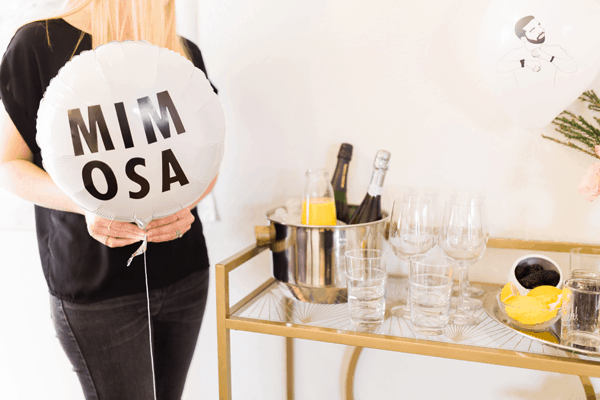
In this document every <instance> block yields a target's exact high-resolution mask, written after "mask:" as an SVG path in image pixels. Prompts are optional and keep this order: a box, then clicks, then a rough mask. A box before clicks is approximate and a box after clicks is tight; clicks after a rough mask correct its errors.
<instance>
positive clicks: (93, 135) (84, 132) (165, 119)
mask: <svg viewBox="0 0 600 400" xmlns="http://www.w3.org/2000/svg"><path fill="white" fill-rule="evenodd" d="M156 97H157V99H158V111H159V112H160V115H159V114H158V113H157V111H156V108H154V105H153V104H152V102H151V101H150V98H149V97H148V96H146V97H142V98H139V99H137V103H138V106H139V110H140V117H141V119H142V125H143V127H144V132H145V134H146V140H147V142H148V144H152V143H155V142H156V141H157V138H156V133H155V131H154V126H153V123H152V121H154V123H155V124H156V126H157V127H158V130H159V132H160V133H161V135H162V137H163V138H164V139H168V138H170V137H171V131H170V125H169V115H170V116H171V119H172V121H173V125H174V126H175V130H176V131H177V134H178V135H181V134H182V133H185V128H184V126H183V123H182V122H181V118H180V116H179V113H178V112H177V108H176V107H175V104H174V103H173V100H172V99H171V96H170V95H169V92H168V91H164V92H160V93H157V95H156ZM115 111H116V114H117V120H118V122H119V128H120V130H121V136H122V138H123V143H124V144H125V148H126V149H128V148H131V147H134V143H133V137H132V135H131V129H130V126H129V122H128V120H127V114H126V112H125V106H124V105H123V103H122V102H121V103H115ZM68 116H69V127H70V128H71V139H72V141H73V151H74V153H75V157H77V156H82V155H83V154H84V152H83V144H82V142H81V137H83V139H84V140H85V143H86V144H87V147H88V148H89V149H90V152H92V153H97V152H98V133H100V137H101V138H102V143H103V144H104V148H105V150H106V151H111V150H115V146H114V144H113V141H112V138H111V136H110V132H109V130H108V125H107V124H106V120H105V119H104V114H103V112H102V108H101V107H100V105H93V106H88V120H89V129H88V127H87V126H86V124H85V121H84V120H83V117H82V115H81V110H80V109H79V108H75V109H72V110H68ZM140 165H141V166H144V167H145V166H146V160H145V159H144V158H142V157H135V158H132V159H130V160H129V161H127V164H126V165H125V173H126V174H127V177H128V178H129V179H130V180H131V181H133V182H135V183H137V184H138V185H139V186H140V189H139V190H138V191H137V192H131V191H130V192H129V197H130V198H132V199H143V198H144V197H146V195H148V193H149V192H150V183H149V182H148V180H146V178H144V177H143V176H142V175H140V174H138V172H137V171H136V170H135V167H137V166H140ZM95 169H98V170H99V171H100V172H102V174H103V175H104V177H105V179H106V182H107V190H106V193H100V192H99V191H98V189H97V188H96V186H95V185H94V181H93V179H92V172H93V171H94V170H95ZM171 169H172V170H173V172H174V175H173V176H171ZM81 173H82V178H83V184H84V186H85V188H86V190H87V191H88V192H89V193H90V194H91V195H92V196H94V197H95V198H97V199H99V200H104V201H107V200H110V199H112V198H114V197H115V196H116V195H117V192H118V184H117V178H116V176H115V174H114V172H113V170H112V168H111V167H110V166H109V165H108V164H106V163H105V162H103V161H99V160H93V161H89V162H88V163H86V164H85V165H84V166H83V169H82V172H81ZM175 182H179V184H180V185H181V186H184V185H187V184H188V183H189V180H188V178H187V177H186V175H185V172H184V171H183V169H182V168H181V165H180V164H179V162H178V161H177V158H176V157H175V154H174V153H173V151H172V150H171V149H167V150H164V151H162V191H163V192H166V191H169V190H170V189H171V184H172V183H175Z"/></svg>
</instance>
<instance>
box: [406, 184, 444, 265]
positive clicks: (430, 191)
mask: <svg viewBox="0 0 600 400" xmlns="http://www.w3.org/2000/svg"><path fill="white" fill-rule="evenodd" d="M407 196H408V197H410V196H419V197H426V198H428V199H430V200H431V210H432V211H431V214H432V218H433V235H434V243H433V247H436V246H437V239H438V236H439V234H440V225H441V224H442V214H443V212H444V208H443V203H440V201H439V199H440V190H439V189H438V188H434V187H425V188H419V187H412V188H409V189H408V192H407V194H406V195H405V197H407ZM433 247H432V248H433ZM440 254H441V252H440Z"/></svg>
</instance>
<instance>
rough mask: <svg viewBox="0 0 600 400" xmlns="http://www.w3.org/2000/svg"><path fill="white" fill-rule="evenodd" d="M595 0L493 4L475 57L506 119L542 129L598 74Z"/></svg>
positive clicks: (599, 10) (496, 0)
mask: <svg viewBox="0 0 600 400" xmlns="http://www.w3.org/2000/svg"><path fill="white" fill-rule="evenodd" d="M599 18H600V5H599V4H598V3H597V2H596V1H595V0H570V1H565V0H492V1H491V2H490V3H489V5H488V8H487V10H486V12H485V14H484V17H483V19H482V21H481V27H480V30H479V37H478V58H479V64H480V66H481V69H482V72H483V75H484V78H485V80H486V82H487V85H488V87H489V89H490V90H491V92H492V93H493V94H494V96H495V97H496V98H497V99H498V101H499V102H500V104H501V106H502V107H503V108H504V110H505V111H506V112H507V114H508V115H509V117H510V118H511V119H512V120H513V121H514V122H515V123H517V124H518V125H520V126H522V127H524V128H530V129H537V128H542V127H544V126H546V125H548V124H549V123H551V122H552V120H553V119H554V118H555V117H556V116H558V115H559V114H560V113H561V112H562V111H563V110H564V109H565V108H567V106H569V105H570V104H571V103H572V102H573V101H575V100H576V99H577V98H578V97H579V96H580V95H581V93H583V92H584V91H585V90H586V88H587V87H588V86H589V85H590V84H591V83H592V81H593V80H594V78H595V77H596V76H597V75H598V72H599V71H600V35H598V29H597V21H598V19H599Z"/></svg>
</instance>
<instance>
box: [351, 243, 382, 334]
mask: <svg viewBox="0 0 600 400" xmlns="http://www.w3.org/2000/svg"><path fill="white" fill-rule="evenodd" d="M386 257H387V254H386V253H385V252H384V251H381V250H364V249H363V250H350V251H347V252H346V283H347V285H348V311H349V314H350V320H351V321H352V323H353V324H354V325H356V326H357V327H359V328H373V327H377V326H379V325H381V323H382V322H383V319H384V316H385V284H386V282H387V272H386Z"/></svg>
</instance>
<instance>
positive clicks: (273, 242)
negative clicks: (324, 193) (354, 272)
mask: <svg viewBox="0 0 600 400" xmlns="http://www.w3.org/2000/svg"><path fill="white" fill-rule="evenodd" d="M274 212H275V209H272V210H269V211H268V212H267V218H268V219H269V221H270V222H271V224H270V226H264V227H259V226H257V227H256V237H257V243H258V244H259V245H265V244H267V243H268V244H269V246H270V249H271V252H272V255H273V276H274V277H275V279H277V280H278V281H279V282H280V288H281V290H282V291H283V292H284V294H285V295H286V296H289V297H293V298H296V299H298V300H301V301H306V302H311V303H325V304H335V303H345V302H346V301H347V290H346V275H345V267H346V261H345V256H344V254H345V253H346V251H347V250H354V249H379V250H381V249H382V248H383V240H384V236H386V237H387V227H388V223H389V218H388V213H387V212H385V211H383V213H382V214H383V218H382V219H381V220H379V221H375V222H369V223H366V224H356V225H336V226H312V225H311V226H307V225H294V224H286V223H283V222H280V221H277V220H274V219H273V218H271V216H272V215H273V213H274Z"/></svg>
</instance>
